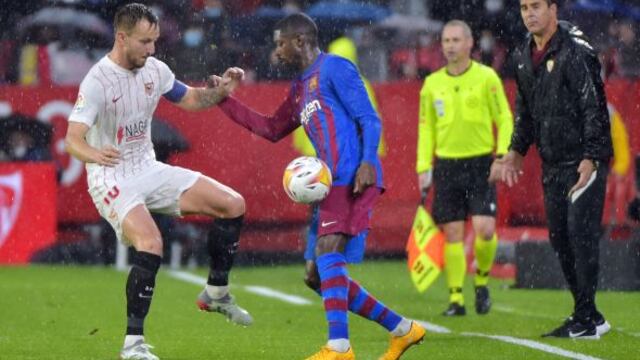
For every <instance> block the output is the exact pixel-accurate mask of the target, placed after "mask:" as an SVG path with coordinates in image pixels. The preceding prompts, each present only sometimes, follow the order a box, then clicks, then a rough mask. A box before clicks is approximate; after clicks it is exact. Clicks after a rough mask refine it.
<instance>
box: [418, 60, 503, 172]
mask: <svg viewBox="0 0 640 360" xmlns="http://www.w3.org/2000/svg"><path fill="white" fill-rule="evenodd" d="M494 123H495V125H496V128H497V130H498V145H497V147H496V146H495V140H494V135H493V124H494ZM512 132H513V117H512V115H511V109H510V108H509V103H508V102H507V97H506V95H505V93H504V88H503V87H502V81H500V78H499V77H498V74H496V72H495V71H493V69H492V68H490V67H488V66H485V65H482V64H480V63H477V62H475V61H471V65H470V66H469V69H467V71H465V72H464V73H462V74H460V75H458V76H451V75H449V74H448V73H447V69H446V67H444V68H442V69H440V70H438V71H436V72H435V73H433V74H431V75H429V76H428V77H427V78H426V79H425V80H424V85H423V86H422V89H421V90H420V119H419V123H418V149H417V150H418V161H417V163H416V171H417V172H418V173H422V172H425V171H428V170H430V169H431V168H432V166H433V154H434V152H435V154H436V156H437V157H440V158H449V159H451V158H453V159H462V158H468V157H474V156H480V155H485V154H489V153H492V152H493V151H494V148H496V149H495V151H496V153H497V154H500V155H502V154H505V153H506V152H507V151H508V148H509V144H510V142H511V133H512ZM434 150H435V151H434Z"/></svg>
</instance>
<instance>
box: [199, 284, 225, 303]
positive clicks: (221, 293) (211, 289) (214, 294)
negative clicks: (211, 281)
mask: <svg viewBox="0 0 640 360" xmlns="http://www.w3.org/2000/svg"><path fill="white" fill-rule="evenodd" d="M204 290H205V291H206V292H207V295H209V297H210V298H212V299H214V300H218V299H222V298H223V297H225V295H227V294H228V293H229V285H225V286H214V285H207V286H206V287H205V288H204Z"/></svg>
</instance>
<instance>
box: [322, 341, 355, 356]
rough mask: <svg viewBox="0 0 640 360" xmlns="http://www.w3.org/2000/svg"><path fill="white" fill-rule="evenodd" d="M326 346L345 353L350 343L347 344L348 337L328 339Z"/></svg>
mask: <svg viewBox="0 0 640 360" xmlns="http://www.w3.org/2000/svg"><path fill="white" fill-rule="evenodd" d="M327 346H329V347H330V348H331V349H333V350H335V351H337V352H341V353H345V352H347V351H349V348H350V347H351V344H349V339H335V340H329V342H328V343H327Z"/></svg>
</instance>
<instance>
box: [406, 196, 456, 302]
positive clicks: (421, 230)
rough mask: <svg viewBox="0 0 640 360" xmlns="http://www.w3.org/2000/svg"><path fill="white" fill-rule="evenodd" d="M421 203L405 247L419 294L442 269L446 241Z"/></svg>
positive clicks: (431, 282) (410, 270) (412, 277)
mask: <svg viewBox="0 0 640 360" xmlns="http://www.w3.org/2000/svg"><path fill="white" fill-rule="evenodd" d="M423 199H424V198H423ZM423 202H424V201H422V202H421V203H420V206H418V211H417V212H416V216H415V218H414V220H413V226H412V227H411V233H410V234H409V239H408V240H407V246H406V251H407V265H408V266H409V272H410V273H411V280H412V281H413V284H414V285H415V287H416V289H418V292H421V293H422V292H424V291H425V290H427V289H428V288H429V286H431V284H433V282H434V281H435V280H436V279H437V278H438V275H440V272H441V271H442V268H443V267H444V243H445V240H446V239H445V236H444V234H443V233H442V231H440V229H439V228H438V226H437V225H436V223H435V222H434V221H433V218H432V217H431V215H429V213H428V212H427V210H426V209H425V208H424V206H422V203H423Z"/></svg>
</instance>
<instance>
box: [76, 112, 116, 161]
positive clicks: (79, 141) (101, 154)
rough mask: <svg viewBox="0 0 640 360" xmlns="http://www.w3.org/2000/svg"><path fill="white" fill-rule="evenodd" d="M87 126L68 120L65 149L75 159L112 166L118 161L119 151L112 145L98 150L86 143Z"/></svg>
mask: <svg viewBox="0 0 640 360" xmlns="http://www.w3.org/2000/svg"><path fill="white" fill-rule="evenodd" d="M87 131H89V127H88V126H87V125H85V124H83V123H79V122H73V121H70V122H69V127H68V128H67V135H66V136H65V139H64V143H65V150H66V151H67V152H68V153H69V154H71V155H72V156H73V157H75V158H76V159H78V160H80V161H82V162H85V163H96V164H99V165H103V166H108V167H112V166H115V165H117V164H118V162H119V161H120V152H119V151H118V150H117V149H116V148H115V147H113V146H108V147H105V148H104V149H102V150H98V149H96V148H94V147H92V146H91V145H89V144H88V143H87V141H86V140H85V135H86V134H87Z"/></svg>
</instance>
